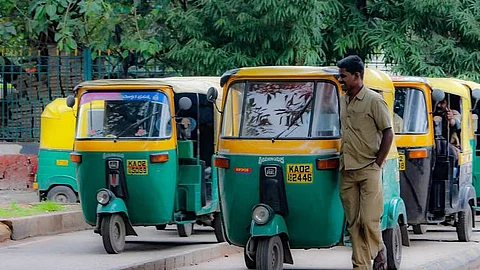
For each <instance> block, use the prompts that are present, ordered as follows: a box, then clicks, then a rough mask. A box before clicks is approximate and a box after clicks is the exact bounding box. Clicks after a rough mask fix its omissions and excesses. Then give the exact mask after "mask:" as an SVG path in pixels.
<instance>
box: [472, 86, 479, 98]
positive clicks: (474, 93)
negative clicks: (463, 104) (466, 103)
mask: <svg viewBox="0 0 480 270" xmlns="http://www.w3.org/2000/svg"><path fill="white" fill-rule="evenodd" d="M472 97H473V98H474V99H475V100H479V99H480V89H478V88H477V89H473V91H472Z"/></svg>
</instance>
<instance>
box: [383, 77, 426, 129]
mask: <svg viewBox="0 0 480 270" xmlns="http://www.w3.org/2000/svg"><path fill="white" fill-rule="evenodd" d="M398 88H403V89H405V88H408V89H409V90H408V91H419V92H420V93H421V94H422V97H423V101H424V104H425V118H426V119H427V128H426V129H425V132H395V130H394V129H393V131H394V134H395V135H400V136H402V135H426V134H429V133H430V129H431V124H430V115H431V114H432V112H431V111H430V110H429V109H428V100H427V95H426V93H425V89H423V88H421V87H418V86H411V85H396V86H395V96H394V103H393V117H394V116H395V114H396V113H395V102H396V93H397V92H398V91H399V90H398ZM429 97H431V95H430V96H429ZM404 106H405V105H404ZM403 118H404V117H402V119H403ZM392 121H393V122H394V119H392Z"/></svg>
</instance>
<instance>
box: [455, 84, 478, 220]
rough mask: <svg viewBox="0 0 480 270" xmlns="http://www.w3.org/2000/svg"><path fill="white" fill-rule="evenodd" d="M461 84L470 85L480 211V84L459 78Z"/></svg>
mask: <svg viewBox="0 0 480 270" xmlns="http://www.w3.org/2000/svg"><path fill="white" fill-rule="evenodd" d="M457 81H458V82H460V83H461V84H463V85H465V86H466V87H468V89H469V90H470V93H471V100H472V118H473V119H472V120H473V123H472V126H473V131H474V134H473V136H474V138H473V140H471V142H472V143H474V145H472V149H474V153H475V154H474V155H473V165H472V166H473V179H472V181H473V186H474V187H475V193H476V195H477V208H476V211H479V210H480V209H479V208H478V202H479V199H480V136H479V134H480V130H478V126H479V122H478V121H479V119H478V116H479V114H480V107H479V106H478V101H479V100H480V84H479V83H476V82H472V81H466V80H457Z"/></svg>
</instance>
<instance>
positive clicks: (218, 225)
mask: <svg viewBox="0 0 480 270" xmlns="http://www.w3.org/2000/svg"><path fill="white" fill-rule="evenodd" d="M213 229H214V231H215V237H216V238H217V241H218V242H219V243H223V242H225V230H224V229H223V221H222V215H221V214H220V213H215V215H214V216H213Z"/></svg>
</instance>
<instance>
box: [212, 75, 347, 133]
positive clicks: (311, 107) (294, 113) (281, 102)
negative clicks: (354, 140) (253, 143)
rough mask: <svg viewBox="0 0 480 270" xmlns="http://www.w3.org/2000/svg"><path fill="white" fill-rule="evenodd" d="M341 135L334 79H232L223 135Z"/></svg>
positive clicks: (225, 109) (225, 111)
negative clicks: (235, 80) (236, 80)
mask: <svg viewBox="0 0 480 270" xmlns="http://www.w3.org/2000/svg"><path fill="white" fill-rule="evenodd" d="M339 135H340V120H339V104H338V89H337V86H336V84H335V83H333V82H332V81H313V80H312V81H298V80H296V81H294V80H289V81H288V80H282V81H253V80H252V81H239V82H233V83H232V84H231V85H230V86H229V88H228V93H227V96H226V101H225V108H224V117H223V123H222V133H221V136H222V137H236V138H256V139H272V138H275V139H298V138H332V137H338V136H339Z"/></svg>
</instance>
